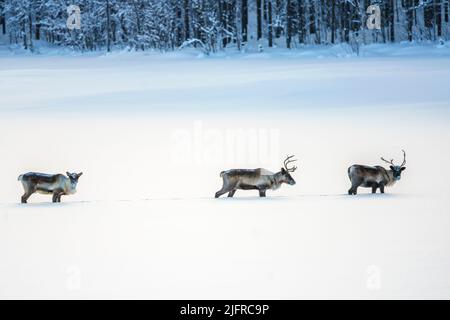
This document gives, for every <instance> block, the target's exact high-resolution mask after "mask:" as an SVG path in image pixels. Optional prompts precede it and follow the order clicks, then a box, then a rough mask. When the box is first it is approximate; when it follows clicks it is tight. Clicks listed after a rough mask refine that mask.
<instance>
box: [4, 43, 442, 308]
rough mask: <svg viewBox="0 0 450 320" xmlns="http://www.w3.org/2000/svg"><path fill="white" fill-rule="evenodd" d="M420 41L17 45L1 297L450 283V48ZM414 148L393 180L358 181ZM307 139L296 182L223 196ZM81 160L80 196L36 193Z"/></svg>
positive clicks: (8, 105) (398, 290)
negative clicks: (97, 50)
mask: <svg viewBox="0 0 450 320" xmlns="http://www.w3.org/2000/svg"><path fill="white" fill-rule="evenodd" d="M438 50H447V49H446V48H443V49H442V48H435V49H433V50H431V49H430V52H431V51H432V52H438ZM379 51H380V52H381V51H383V49H382V48H379ZM406 51H408V50H406ZM419 51H420V54H402V55H399V56H396V55H395V54H389V55H383V56H382V57H379V56H377V55H376V54H372V55H367V56H365V57H363V58H356V57H350V58H332V57H323V58H321V59H317V58H314V57H306V56H305V57H301V56H295V57H285V56H283V55H273V56H271V55H270V54H261V55H231V56H227V57H220V58H219V57H211V58H206V57H202V58H197V57H196V56H195V55H194V56H193V55H189V54H183V55H181V54H166V55H159V54H156V53H152V54H149V55H145V54H132V53H122V54H112V55H107V56H72V57H68V56H64V57H61V56H49V55H41V56H39V55H38V56H28V55H25V56H18V57H17V56H9V55H6V54H3V55H2V57H1V58H0V146H1V150H2V152H1V155H2V156H1V162H0V163H1V166H0V177H1V178H2V183H1V184H0V297H1V298H155V299H159V298H183V299H196V298H202V299H216V298H220V299H232V298H233V299H259V298H261V299H280V298H284V299H297V298H450V271H449V270H450V233H449V230H450V199H449V194H450V185H449V183H448V182H449V181H450V171H449V170H447V168H446V165H447V164H448V163H449V162H450V149H449V141H450V126H449V124H450V90H449V88H450V54H429V55H427V54H426V53H425V51H423V50H419ZM447 51H448V50H447ZM439 52H446V51H439ZM316 56H317V55H316ZM401 149H405V150H406V152H407V156H408V158H407V160H408V163H407V170H406V171H405V173H404V175H403V179H402V180H401V181H400V182H399V184H398V185H396V186H394V187H393V188H389V189H388V194H385V195H380V194H377V195H371V194H369V193H368V190H361V194H360V195H359V196H357V197H350V196H347V195H346V192H347V190H348V188H349V181H348V177H347V168H348V167H349V166H350V165H352V164H355V163H360V164H369V165H380V164H382V163H381V161H380V160H379V159H380V157H381V156H384V157H387V158H395V159H396V160H397V161H401V160H402V159H401V157H402V154H401ZM287 154H295V155H296V156H297V157H298V159H299V170H298V171H297V172H295V173H294V174H293V177H294V178H295V179H296V180H297V185H296V186H293V187H291V186H283V187H282V188H281V189H280V190H278V191H276V192H269V194H268V195H269V197H268V198H267V199H259V198H258V197H257V194H256V193H255V192H242V191H241V192H239V191H238V192H237V194H236V198H234V199H226V198H223V199H219V200H216V199H213V195H214V193H215V192H216V191H217V190H219V189H220V187H221V179H220V178H219V173H220V171H222V170H224V169H229V168H256V167H265V168H267V169H269V170H272V171H275V170H278V169H279V168H280V167H281V164H282V160H283V159H284V157H285V156H286V155H287ZM67 170H69V171H77V172H78V171H83V172H84V175H83V176H82V177H81V178H80V183H79V188H78V193H77V194H76V195H74V196H71V197H63V203H61V204H51V203H49V201H50V200H51V199H50V197H48V196H47V197H46V196H39V195H33V196H32V197H31V199H30V204H28V205H21V204H19V203H18V202H19V199H20V196H21V194H22V189H21V186H20V183H19V182H18V181H17V177H18V175H19V174H21V173H24V172H28V171H40V172H49V173H58V172H61V173H63V172H66V171H67Z"/></svg>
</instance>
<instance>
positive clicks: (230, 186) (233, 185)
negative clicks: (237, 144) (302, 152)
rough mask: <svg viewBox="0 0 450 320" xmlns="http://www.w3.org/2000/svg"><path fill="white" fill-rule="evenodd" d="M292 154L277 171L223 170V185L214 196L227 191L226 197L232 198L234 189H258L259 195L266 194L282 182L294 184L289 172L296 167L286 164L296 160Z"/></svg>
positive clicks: (263, 195)
mask: <svg viewBox="0 0 450 320" xmlns="http://www.w3.org/2000/svg"><path fill="white" fill-rule="evenodd" d="M292 158H294V156H288V157H287V158H286V160H284V167H283V168H281V171H280V172H278V173H273V172H270V171H268V170H266V169H261V168H259V169H254V170H247V169H233V170H228V171H223V172H222V173H221V174H220V177H221V178H222V179H223V187H222V189H221V190H220V191H218V192H217V193H216V198H219V197H220V196H222V195H224V194H225V193H228V197H229V198H232V197H233V196H234V194H235V193H236V190H258V191H259V196H260V197H265V196H266V191H267V190H268V189H271V190H276V189H278V188H280V187H281V185H282V184H283V183H286V184H289V185H291V186H293V185H295V180H294V179H293V178H292V177H291V175H290V173H292V172H294V171H295V170H297V167H295V166H293V167H291V168H289V167H288V165H289V164H290V163H292V162H295V161H297V160H292Z"/></svg>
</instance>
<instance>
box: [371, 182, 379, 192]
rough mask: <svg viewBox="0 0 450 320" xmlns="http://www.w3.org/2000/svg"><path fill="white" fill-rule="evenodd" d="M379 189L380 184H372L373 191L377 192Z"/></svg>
mask: <svg viewBox="0 0 450 320" xmlns="http://www.w3.org/2000/svg"><path fill="white" fill-rule="evenodd" d="M377 189H378V184H374V185H373V186H372V193H377Z"/></svg>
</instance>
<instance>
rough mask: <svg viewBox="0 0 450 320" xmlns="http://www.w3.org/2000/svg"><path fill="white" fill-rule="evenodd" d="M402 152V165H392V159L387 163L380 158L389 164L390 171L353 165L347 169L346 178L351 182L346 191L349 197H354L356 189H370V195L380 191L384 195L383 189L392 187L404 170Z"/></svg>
mask: <svg viewBox="0 0 450 320" xmlns="http://www.w3.org/2000/svg"><path fill="white" fill-rule="evenodd" d="M402 151H403V163H402V164H401V165H399V166H396V165H395V164H394V159H391V160H390V161H387V160H386V159H384V158H381V160H383V161H384V162H386V163H389V164H390V166H389V168H390V170H387V169H385V168H383V167H381V166H375V167H369V166H362V165H353V166H351V167H350V168H348V176H349V178H350V181H351V182H352V187H351V188H350V190H349V191H348V194H349V195H356V194H357V193H358V191H357V190H358V187H363V188H372V193H376V192H377V189H378V188H379V189H380V192H381V193H384V188H385V187H390V186H392V185H394V183H395V182H397V181H399V180H400V179H401V175H402V172H403V171H404V170H405V169H406V168H405V165H406V152H405V150H402Z"/></svg>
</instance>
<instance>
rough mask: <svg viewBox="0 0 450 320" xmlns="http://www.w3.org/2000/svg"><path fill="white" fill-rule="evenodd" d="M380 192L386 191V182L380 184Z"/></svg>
mask: <svg viewBox="0 0 450 320" xmlns="http://www.w3.org/2000/svg"><path fill="white" fill-rule="evenodd" d="M380 192H381V193H384V184H383V183H381V184H380Z"/></svg>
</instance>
